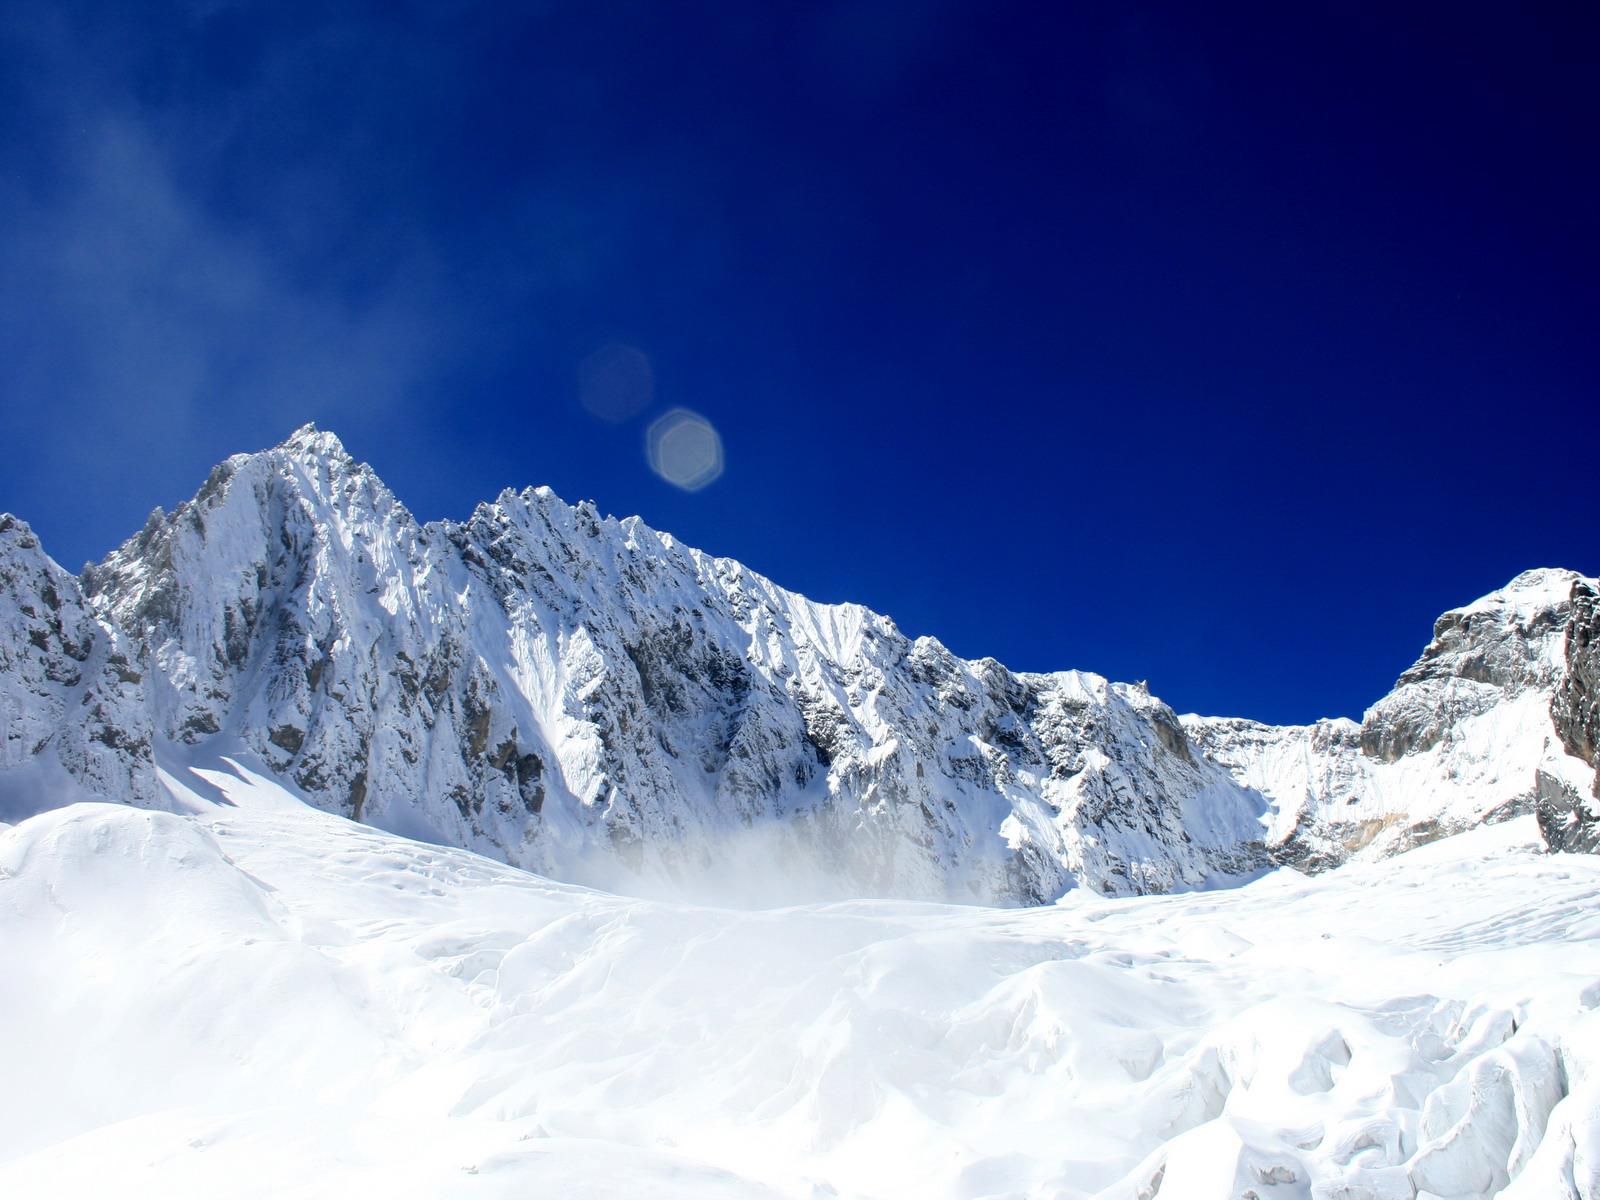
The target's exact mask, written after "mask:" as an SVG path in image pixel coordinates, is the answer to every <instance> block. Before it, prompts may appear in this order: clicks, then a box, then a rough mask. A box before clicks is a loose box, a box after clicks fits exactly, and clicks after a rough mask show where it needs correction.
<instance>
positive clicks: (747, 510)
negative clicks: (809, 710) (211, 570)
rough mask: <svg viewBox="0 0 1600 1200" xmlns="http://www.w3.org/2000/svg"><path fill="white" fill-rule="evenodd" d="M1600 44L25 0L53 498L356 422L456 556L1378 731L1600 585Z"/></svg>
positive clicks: (665, 8)
mask: <svg viewBox="0 0 1600 1200" xmlns="http://www.w3.org/2000/svg"><path fill="white" fill-rule="evenodd" d="M335 10H337V12H336V11H335ZM1597 13H1600V9H1597V8H1596V7H1595V6H1594V5H1592V4H1586V5H1578V4H1573V5H1569V6H1564V7H1563V6H1548V7H1546V6H1540V5H1517V6H1505V5H1498V6H1484V7H1483V8H1482V9H1481V10H1480V11H1472V9H1471V6H1444V5H1438V6H1427V5H1424V6H1404V5H1392V4H1383V5H1378V4H1372V5H1349V4H1339V5H1327V6H1324V5H1316V4H1308V5H1302V4H1294V5H1283V4H1275V5H1270V6H1261V7H1259V8H1250V9H1246V8H1228V9H1223V8H1221V7H1219V6H1215V5H1196V4H1176V5H1172V6H1170V7H1166V6H1131V5H1075V4H1066V3H1062V4H1008V3H962V2H959V0H941V2H931V3H924V4H875V3H862V4H832V5H830V4H806V5H786V4H768V3H752V2H751V0H739V2H736V3H726V4H721V3H718V4H710V3H700V4H697V3H690V2H687V0H685V2H683V3H676V2H674V3H653V4H652V3H640V4H612V3H599V2H596V0H584V2H581V3H561V2H547V3H537V4H515V5H506V6H503V7H494V6H481V5H472V4H466V3H457V4H417V5H406V4H390V5H382V6H373V7H370V8H367V9H365V10H363V9H362V7H361V6H359V5H324V4H314V5H299V4H293V3H273V4H231V3H227V2H225V0H223V2H218V3H209V4H202V3H195V4H190V5H178V4H172V5H128V4H107V5H104V6H79V5H70V4H65V5H64V4H58V3H33V2H32V0H13V2H12V3H10V4H7V5H5V6H4V7H3V9H0V281H3V283H4V287H3V289H0V440H3V441H4V443H5V446H6V450H5V453H4V457H3V460H0V461H3V466H0V508H3V509H10V510H14V511H16V512H18V513H20V514H21V515H23V516H25V517H26V518H27V519H29V520H30V521H31V522H32V523H33V524H34V525H35V527H36V528H37V529H38V530H39V532H40V533H41V535H42V536H43V537H44V539H45V544H46V546H47V547H48V548H49V549H51V551H52V552H53V553H54V554H55V555H56V557H57V558H59V559H60V560H61V561H62V562H63V563H65V564H67V565H69V566H73V567H76V565H77V564H79V563H80V562H82V561H83V560H84V559H86V558H91V557H99V556H100V555H102V554H104V553H105V552H106V551H107V550H109V549H110V548H111V547H112V546H113V545H114V544H116V543H117V542H118V541H120V540H121V539H122V538H123V537H125V536H126V535H128V534H129V533H131V532H133V531H134V530H135V529H137V527H138V526H139V524H140V523H141V521H142V520H143V518H144V515H145V514H146V512H147V511H148V510H149V509H150V508H151V507H152V506H153V505H155V504H162V505H165V506H168V507H170V506H171V505H173V504H174V503H176V502H177V501H179V500H181V499H183V498H185V497H186V496H188V495H189V494H191V493H192V492H193V491H194V489H195V488H196V487H197V485H198V484H199V482H200V481H201V479H202V478H203V477H204V475H205V473H206V471H207V469H208V468H209V467H210V466H211V464H212V463H213V462H215V461H216V460H218V459H220V458H222V457H224V456H226V455H227V454H229V453H232V452H236V451H239V450H248V449H256V448H259V447H261V446H264V445H268V444H271V443H273V442H276V441H278V440H280V439H281V438H282V437H284V436H285V435H287V434H288V432H289V431H290V430H292V429H293V428H294V427H295V426H296V425H298V424H300V423H301V422H303V421H306V420H316V421H318V422H319V423H320V424H322V425H323V426H324V427H327V428H331V429H334V430H336V431H337V432H338V433H340V434H341V436H342V437H343V438H344V440H345V442H346V444H347V446H349V448H350V449H351V451H352V452H353V453H355V454H357V455H358V456H360V457H363V458H365V459H367V460H369V461H370V462H372V463H373V464H374V465H375V467H376V468H377V469H378V471H379V473H380V474H381V475H383V477H384V478H385V479H386V480H387V481H388V482H389V484H390V485H391V486H392V487H393V488H394V489H395V491H396V492H397V493H398V494H399V495H400V496H401V498H402V499H403V500H405V501H406V502H407V503H408V504H409V505H410V506H411V507H412V509H413V511H415V512H416V513H417V514H418V516H420V517H423V518H429V517H435V516H463V515H465V514H466V513H467V512H468V511H470V509H471V507H472V505H473V504H474V503H475V502H476V501H477V500H479V499H484V498H489V497H492V496H493V495H494V494H495V492H497V491H498V490H499V489H500V488H501V487H502V486H505V485H518V486H521V485H524V484H529V483H549V484H550V485H551V486H553V487H554V488H555V489H556V490H557V492H559V493H560V494H561V495H563V496H565V497H566V498H568V499H569V500H577V499H580V498H583V497H593V498H594V499H595V500H596V501H597V502H598V503H599V505H600V507H601V508H602V509H604V510H606V511H610V512H613V513H616V514H619V515H623V514H628V513H635V512H637V513H640V514H642V515H643V516H644V517H645V518H646V519H647V520H648V521H649V522H650V523H651V524H653V525H655V526H657V527H658V528H663V529H668V530H671V531H673V532H674V533H676V534H678V535H679V536H681V537H682V538H684V539H685V540H686V541H689V542H691V543H693V544H697V545H700V546H703V547H705V548H706V549H709V550H713V551H716V552H719V553H723V554H729V555H733V556H735V557H738V558H740V559H743V560H744V561H745V562H747V563H749V564H750V565H751V566H753V567H755V568H757V569H759V570H761V571H763V572H765V573H767V574H769V575H771V576H773V577H775V578H776V579H777V580H778V581H779V582H781V583H783V584H785V585H787V586H790V587H793V588H796V589H798V590H800V591H804V592H806V593H808V594H810V595H812V596H814V597H817V598H819V599H829V600H844V599H851V600H859V601H862V602H864V603H867V604H870V605H871V606H873V607H875V608H878V609H880V610H883V611H886V612H888V613H889V614H891V615H892V616H893V617H894V618H895V619H896V620H897V621H898V622H899V623H900V625H901V627H902V628H903V629H905V630H906V631H907V632H908V633H913V634H920V633H931V634H934V635H936V636H938V637H940V638H942V639H943V640H944V641H946V642H947V643H948V644H949V645H950V646H952V647H953V648H954V649H955V650H956V651H958V652H959V653H962V654H965V655H970V656H978V655H983V654H993V655H994V656H995V657H997V658H999V659H1001V660H1002V661H1004V662H1006V663H1007V664H1008V665H1011V666H1013V667H1017V668H1027V669H1052V668H1062V667H1084V668H1088V669H1093V670H1097V671H1101V672H1104V673H1106V674H1109V675H1111V676H1112V677H1114V678H1121V679H1138V678H1148V679H1149V680H1150V683H1151V687H1152V689H1153V690H1155V691H1156V692H1157V693H1158V694H1160V695H1162V696H1163V697H1165V698H1166V699H1168V700H1169V701H1171V702H1172V703H1173V704H1174V705H1176V706H1177V707H1178V708H1179V709H1180V710H1188V709H1198V710H1201V711H1206V712H1215V713H1240V714H1246V715H1251V716H1256V717H1260V718H1264V719H1271V720H1305V719H1310V718H1314V717H1317V716H1319V715H1325V714H1350V715H1359V713H1360V711H1361V709H1362V708H1363V707H1364V706H1365V705H1366V704H1368V703H1370V702H1371V701H1372V700H1374V699H1376V698H1377V697H1378V696H1379V695H1380V694H1381V693H1382V692H1383V691H1385V690H1386V689H1387V688H1388V687H1389V685H1390V684H1391V683H1392V681H1393V679H1394V677H1395V675H1396V674H1397V673H1398V672H1399V671H1400V670H1401V669H1403V668H1404V667H1405V666H1406V665H1407V664H1408V663H1409V662H1410V661H1411V660H1412V658H1413V657H1414V656H1415V655H1416V653H1417V652H1418V651H1419V650H1420V649H1421V647H1422V645H1423V644H1424V643H1425V642H1426V640H1427V638H1428V635H1429V629H1430V623H1431V621H1432V619H1433V617H1434V616H1435V615H1436V614H1437V613H1438V612H1439V611H1441V610H1443V609H1445V608H1447V607H1450V606H1452V605H1455V604H1459V603H1464V602H1466V601H1468V600H1470V599H1472V598H1473V597H1475V596H1477V595H1479V594H1480V593H1482V592H1485V591H1487V590H1489V589H1491V588H1493V587H1496V586H1498V585H1499V584H1501V583H1503V582H1505V581H1506V580H1507V579H1509V578H1510V577H1511V576H1512V575H1514V574H1515V573H1516V572H1518V571H1520V570H1522V569H1524V568H1526V567H1531V566H1539V565H1566V566H1573V567H1576V568H1579V569H1582V570H1584V571H1587V572H1590V573H1593V572H1596V571H1600V534H1597V531H1596V517H1597V512H1600V508H1597V505H1596V487H1595V485H1596V464H1597V461H1600V459H1597V456H1596V451H1595V445H1596V437H1595V425H1596V413H1597V410H1600V405H1597V404H1596V396H1597V387H1600V351H1597V347H1596V332H1595V331H1596V318H1597V314H1600V282H1597V281H1600V237H1597V225H1596V214H1597V197H1600V161H1597V160H1600V149H1597V147H1600V138H1597V136H1596V132H1595V131H1596V129H1597V127H1600V103H1597V98H1596V97H1597V90H1596V79H1597V78H1600V50H1597V47H1600V17H1597V15H1596V14H1597ZM614 343H621V344H625V345H628V346H632V347H636V348H637V349H638V350H639V351H641V352H642V353H643V354H645V355H646V356H647V357H648V359H649V361H650V363H651V365H652V369H653V378H654V398H653V401H652V403H651V405H650V407H649V408H648V410H647V411H646V412H644V413H643V414H641V415H640V416H639V417H637V418H635V419H633V420H631V421H629V422H625V423H623V424H620V425H606V424H604V423H602V422H600V421H597V420H595V419H594V418H593V417H591V416H590V415H589V414H588V413H587V412H586V411H585V410H584V408H583V407H582V406H581V405H580V403H579V401H578V392H579V385H578V379H579V367H580V364H581V363H582V362H583V361H584V359H585V358H586V356H588V355H590V354H592V353H593V352H594V351H595V350H596V349H597V348H598V347H602V346H606V345H609V344H614ZM677 405H682V406H687V407H689V408H692V409H694V410H697V411H699V412H701V413H703V414H705V416H706V417H707V418H708V419H710V420H711V421H712V422H713V423H714V424H715V425H716V426H717V428H718V429H720V431H721V434H722V437H723V440H724V443H725V446H726V455H727V469H726V473H725V474H724V475H723V477H722V478H721V479H720V480H719V481H717V482H716V483H714V484H712V485H711V486H710V487H708V488H706V489H705V490H703V491H700V492H698V493H694V494H687V493H683V492H679V491H677V490H675V489H674V488H672V487H671V486H669V485H668V484H667V483H665V482H663V481H662V480H660V479H658V478H657V477H656V476H654V475H653V474H652V473H651V472H650V470H649V468H648V466H647V465H646V462H645V456H644V453H643V450H642V444H643V438H644V429H645V426H646V424H647V422H648V420H649V419H650V418H651V417H653V416H654V415H655V414H657V413H659V412H661V411H664V410H665V409H667V408H670V407H672V406H677Z"/></svg>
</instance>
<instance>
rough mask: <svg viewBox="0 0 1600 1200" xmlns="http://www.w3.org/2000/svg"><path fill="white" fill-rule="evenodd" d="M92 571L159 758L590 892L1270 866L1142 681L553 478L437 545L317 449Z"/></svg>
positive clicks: (1208, 873)
mask: <svg viewBox="0 0 1600 1200" xmlns="http://www.w3.org/2000/svg"><path fill="white" fill-rule="evenodd" d="M85 582H86V587H87V591H88V593H89V595H90V596H91V597H92V600H93V603H94V604H95V605H96V606H97V607H98V609H99V610H100V611H101V612H102V613H103V614H104V615H105V617H106V618H107V619H108V620H109V621H111V622H114V623H115V624H116V625H118V626H120V627H121V628H122V629H123V630H124V631H126V633H127V635H128V637H129V638H130V639H131V640H132V641H133V642H134V644H136V645H137V646H138V647H139V653H140V656H141V660H142V662H143V664H144V666H145V668H146V669H147V670H148V671H149V673H150V680H151V681H150V684H149V689H150V697H151V705H152V707H153V711H154V713H155V721H156V724H157V726H158V728H159V730H160V732H161V733H162V734H163V736H164V737H166V738H169V739H172V740H173V741H175V742H176V743H179V744H183V745H189V746H198V745H199V744H201V743H208V742H211V741H213V740H218V739H220V742H219V745H221V746H242V747H243V748H245V749H247V750H248V751H249V752H251V753H252V754H254V755H255V756H257V757H258V758H259V759H260V760H261V761H262V762H263V763H264V764H265V765H266V766H267V767H269V768H270V769H271V770H273V771H274V772H276V773H278V774H280V775H281V776H282V777H284V778H287V779H289V780H292V781H293V783H294V784H295V785H296V786H297V787H298V788H299V789H300V790H301V791H303V792H304V793H305V794H306V795H307V796H308V797H310V798H311V799H312V800H313V802H314V803H316V804H318V805H319V806H320V807H323V808H326V809H328V810H329V811H333V812H338V813H341V814H344V815H348V816H352V817H354V818H356V819H358V820H365V821H369V822H371V823H374V824H379V825H382V826H385V827H387V828H392V829H397V830H400V831H403V832H410V833H415V834H420V835H422V836H425V837H428V838H431V839H434V840H438V841H444V842H448V843H452V844H457V845H463V846H467V847H470V848H474V849H478V850H482V851H486V852H488V853H492V854H494V855H496V856H498V857H501V858H503V859H505V860H507V861H510V862H513V863H516V864H518V865H522V866H526V867H529V868H532V869H536V870H540V871H543V872H547V873H550V874H554V875H557V876H560V877H564V878H580V879H588V880H592V881H595V882H602V883H612V884H617V885H619V886H620V885H629V886H636V885H637V882H638V878H639V877H641V876H642V877H646V878H655V879H658V880H659V879H662V878H670V877H673V876H678V877H685V876H697V875H705V874H707V873H709V874H710V875H711V876H713V877H715V878H716V879H717V880H718V885H717V886H719V887H732V888H734V889H735V890H737V889H738V888H740V887H742V886H750V887H752V888H753V889H754V890H756V891H758V892H770V890H771V888H772V887H773V886H774V885H775V881H774V880H773V879H771V878H769V877H768V876H770V875H771V872H772V871H773V869H774V867H775V866H776V865H777V864H778V863H780V862H781V863H784V864H786V865H787V868H788V869H791V870H793V869H794V864H797V863H798V864H803V866H802V867H801V868H800V873H801V874H802V875H804V876H807V878H803V879H800V880H796V881H793V882H795V883H796V885H797V886H798V887H799V889H800V890H801V891H807V890H812V889H811V885H813V884H814V883H816V882H817V881H818V880H821V879H829V880H831V881H832V886H833V887H835V888H838V889H840V890H841V891H854V892H858V893H859V892H869V893H880V894H895V895H911V896H923V897H938V898H947V897H948V898H957V899H969V900H972V899H976V900H1000V901H1011V902H1038V901H1041V900H1047V899H1051V898H1054V897H1055V896H1057V895H1059V894H1060V893H1061V892H1062V891H1064V890H1065V889H1066V888H1068V887H1070V886H1072V885H1073V884H1075V883H1086V884H1089V885H1090V886H1092V887H1095V888H1097V889H1101V890H1105V891H1111V892H1126V891H1140V892H1142V891H1167V890H1171V889H1174V888H1181V887H1188V886H1198V885H1201V884H1203V883H1204V882H1206V881H1207V880H1208V879H1209V878H1211V877H1213V876H1217V875H1220V874H1227V873H1236V872H1240V871H1245V870H1249V869H1251V868H1253V867H1255V866H1258V865H1260V862H1261V856H1260V853H1259V845H1258V842H1259V836H1260V826H1259V817H1260V815H1261V807H1262V806H1261V802H1260V799H1259V797H1256V796H1254V795H1252V794H1250V793H1248V792H1246V791H1244V790H1243V789H1241V788H1239V787H1238V786H1237V785H1235V784H1234V783H1233V782H1232V780H1231V779H1230V778H1229V777H1228V775H1227V774H1226V772H1224V771H1222V770H1220V769H1219V768H1217V767H1216V766H1215V765H1213V764H1211V763H1209V762H1206V761H1205V760H1204V759H1202V758H1199V757H1197V756H1196V755H1195V754H1194V753H1193V752H1192V751H1191V749H1190V747H1189V746H1188V743H1187V739H1186V737H1185V735H1184V732H1183V730H1182V728H1181V726H1180V725H1179V723H1178V721H1177V719H1176V717H1175V715H1174V714H1173V713H1172V711H1171V710H1170V709H1169V708H1167V707H1166V706H1165V705H1163V704H1161V703H1160V702H1159V701H1158V700H1155V699H1153V698H1152V697H1150V696H1149V695H1148V694H1147V693H1145V692H1144V691H1143V690H1142V689H1138V688H1129V687H1124V686H1122V685H1116V684H1111V683H1109V682H1108V681H1106V680H1104V679H1102V678H1100V677H1098V676H1093V675H1087V674H1081V673H1076V672H1067V673H1063V674H1058V675H1016V674H1013V673H1011V672H1009V671H1007V670H1006V669H1005V668H1003V667H1001V666H1000V665H999V664H998V663H995V662H993V661H992V660H984V661H980V662H966V661H963V660H960V659H957V658H956V657H955V656H954V655H952V654H950V652H949V651H948V650H946V649H945V648H944V647H943V646H941V645H940V644H939V643H937V642H935V641H933V640H932V639H927V638H924V639H919V640H916V641H912V640H911V639H909V638H907V637H905V636H904V635H903V634H902V633H900V631H899V630H898V629H897V628H896V627H895V625H894V623H893V622H892V621H890V620H889V619H888V618H886V617H883V616H880V615H878V614H875V613H871V612H869V611H867V610H865V609H863V608H860V607H859V606H855V605H822V604H815V603H813V602H811V601H809V600H806V599H805V598H804V597H801V596H798V595H795V594H793V593H790V592H786V591H784V590H783V589H781V588H779V587H777V586H776V585H774V584H773V583H772V582H771V581H769V580H767V579H764V578H762V577H761V576H759V575H756V574H754V573H753V572H750V571H748V570H746V569H745V568H743V567H741V566H740V565H739V564H738V563H735V562H732V561H730V560H727V559H717V558H713V557H711V556H708V555H705V554H702V553H700V552H698V551H695V550H691V549H689V548H687V547H684V546H683V545H681V544H680V543H678V542H677V541H676V540H675V539H673V538H671V537H670V536H668V535H664V534H660V533H657V532H656V531H654V530H652V529H650V528H649V527H648V526H646V525H644V524H643V523H642V522H640V521H639V520H637V519H629V520H626V521H617V520H614V519H610V518H601V516H600V515H599V514H598V513H597V512H596V511H595V509H594V507H593V506H592V505H590V504H587V503H585V504H579V505H577V506H569V505H567V504H565V503H563V502H562V501H560V500H559V499H557V498H556V497H555V496H554V495H553V494H552V493H550V492H549V490H548V489H529V490H527V491H524V492H521V493H513V492H506V493H504V494H502V495H501V496H500V497H499V498H498V499H497V500H496V501H495V502H494V503H493V504H487V505H482V506H480V507H479V509H478V510H477V511H476V512H475V513H474V514H473V515H472V517H471V518H470V519H469V520H468V521H466V522H465V523H460V524H457V523H452V522H439V523H435V524H432V525H429V526H427V527H421V526H419V525H418V524H417V523H416V522H415V521H414V520H413V519H412V518H411V516H410V514H409V513H407V512H406V510H405V509H404V508H403V507H402V506H401V505H400V504H399V503H398V502H397V501H396V500H395V499H394V497H393V496H392V495H391V494H390V493H389V492H388V490H387V489H386V488H384V486H383V485H382V483H381V482H380V481H378V480H377V478H376V477H375V476H374V475H373V474H372V472H371V471H370V470H369V469H368V468H366V467H365V466H363V465H360V464H357V463H355V462H354V461H353V460H352V459H350V457H349V456H348V455H347V454H345V452H344V450H343V448H342V447H341V446H340V445H339V443H338V442H337V440H336V439H334V438H333V437H332V436H331V435H329V434H326V433H319V432H317V431H316V430H314V429H311V428H307V429H304V430H301V431H299V432H297V433H296V434H295V435H294V437H292V438H291V439H290V440H289V441H288V442H286V443H284V444H283V445H282V446H279V447H277V448H275V449H273V450H270V451H267V452H264V453H262V454H257V455H250V456H239V457H236V458H234V459H230V460H229V461H228V462H227V463H224V464H223V465H222V466H220V467H219V468H217V470H216V471H215V472H213V474H212V476H211V478H210V479H209V480H208V481H207V482H206V484H205V486H204V487H202V488H201V490H200V492H199V494H198V495H196V497H195V498H194V499H193V500H192V501H190V502H188V503H186V504H184V505H182V506H181V507H180V508H179V509H178V510H177V511H176V512H174V513H173V514H171V515H170V516H165V515H161V514H156V515H154V516H152V519H151V521H150V523H149V524H148V525H147V527H146V528H145V530H144V531H143V532H142V533H141V534H140V535H139V536H138V537H136V538H134V539H132V540H131V541H129V542H128V543H127V544H126V545H124V546H123V547H122V548H121V549H120V550H118V551H117V552H116V553H115V554H113V555H112V556H111V557H110V558H108V559H107V560H106V562H105V563H103V564H101V565H100V566H98V567H96V568H94V569H93V570H92V571H90V572H89V573H88V575H87V576H86V580H85Z"/></svg>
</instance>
